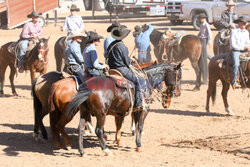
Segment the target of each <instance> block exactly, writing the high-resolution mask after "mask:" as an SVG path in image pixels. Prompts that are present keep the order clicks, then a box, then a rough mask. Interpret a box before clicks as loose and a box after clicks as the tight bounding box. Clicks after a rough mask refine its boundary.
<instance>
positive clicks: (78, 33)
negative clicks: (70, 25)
mask: <svg viewBox="0 0 250 167" xmlns="http://www.w3.org/2000/svg"><path fill="white" fill-rule="evenodd" d="M75 37H87V35H86V34H83V33H80V32H75V31H72V33H71V35H69V36H68V37H67V38H66V40H71V39H73V38H75Z"/></svg>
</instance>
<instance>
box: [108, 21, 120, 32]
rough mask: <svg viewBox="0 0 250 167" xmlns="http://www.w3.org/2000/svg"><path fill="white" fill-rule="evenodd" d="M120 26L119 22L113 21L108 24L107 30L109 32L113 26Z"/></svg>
mask: <svg viewBox="0 0 250 167" xmlns="http://www.w3.org/2000/svg"><path fill="white" fill-rule="evenodd" d="M120 26H121V24H120V23H119V22H117V21H115V22H113V23H112V24H111V26H109V27H108V28H107V32H111V31H112V30H113V28H115V27H120Z"/></svg>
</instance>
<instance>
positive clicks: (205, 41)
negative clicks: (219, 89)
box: [198, 13, 212, 84]
mask: <svg viewBox="0 0 250 167" xmlns="http://www.w3.org/2000/svg"><path fill="white" fill-rule="evenodd" d="M199 19H200V22H201V25H200V32H199V34H198V37H199V38H200V40H201V45H202V52H201V57H200V59H199V64H201V66H202V67H201V72H202V74H203V81H204V84H207V79H208V67H207V58H210V56H209V57H208V54H207V45H208V46H209V47H210V46H211V40H212V32H211V29H210V26H209V24H208V23H207V21H206V19H207V16H206V14H204V13H202V14H200V16H199Z"/></svg>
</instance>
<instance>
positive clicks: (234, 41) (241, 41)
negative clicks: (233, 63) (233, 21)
mask: <svg viewBox="0 0 250 167" xmlns="http://www.w3.org/2000/svg"><path fill="white" fill-rule="evenodd" d="M246 46H250V40H249V32H248V31H247V30H246V29H243V30H241V29H240V28H236V29H233V30H232V31H231V34H230V47H231V49H234V50H239V51H243V50H244V48H245V47H246Z"/></svg>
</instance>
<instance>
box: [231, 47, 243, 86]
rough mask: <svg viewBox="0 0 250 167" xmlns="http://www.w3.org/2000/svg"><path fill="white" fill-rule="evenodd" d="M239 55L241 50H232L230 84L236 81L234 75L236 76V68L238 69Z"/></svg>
mask: <svg viewBox="0 0 250 167" xmlns="http://www.w3.org/2000/svg"><path fill="white" fill-rule="evenodd" d="M240 55H241V52H238V51H233V52H232V58H233V76H232V78H233V80H232V84H234V83H235V81H236V77H237V74H238V69H239V66H240Z"/></svg>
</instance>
